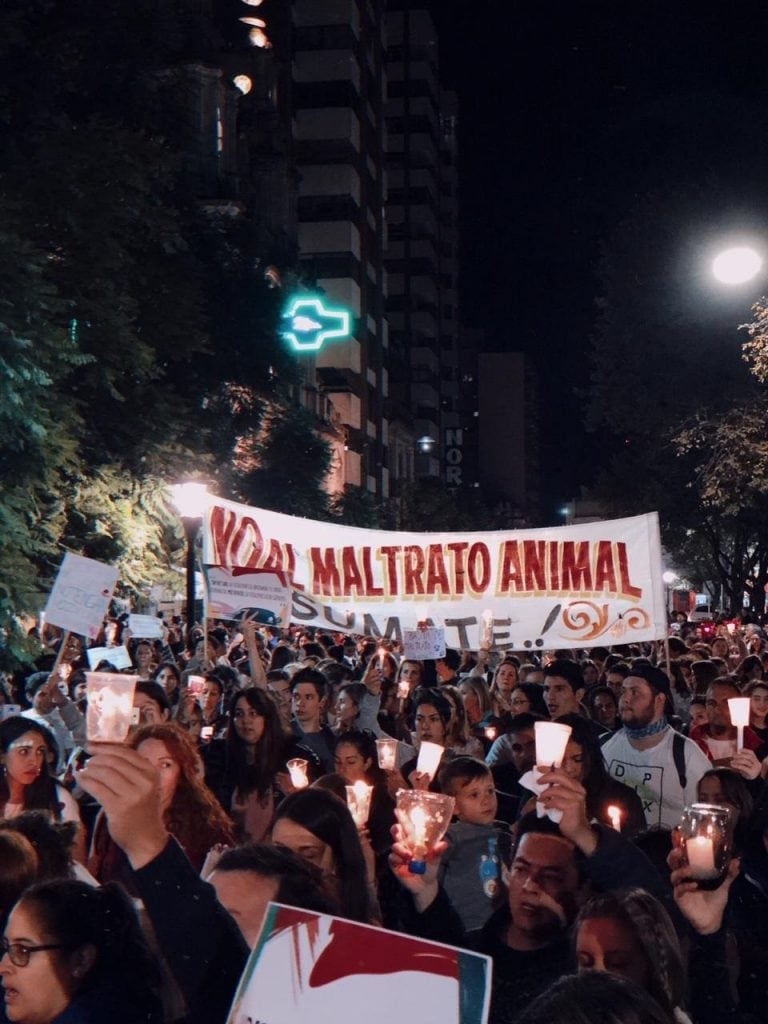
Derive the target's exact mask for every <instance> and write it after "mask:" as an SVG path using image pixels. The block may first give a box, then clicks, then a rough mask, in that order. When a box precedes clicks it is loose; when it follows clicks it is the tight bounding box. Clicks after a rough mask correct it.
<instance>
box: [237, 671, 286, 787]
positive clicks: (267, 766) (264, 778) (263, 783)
mask: <svg viewBox="0 0 768 1024" xmlns="http://www.w3.org/2000/svg"><path fill="white" fill-rule="evenodd" d="M239 700H244V701H245V702H246V703H247V704H248V706H249V707H251V708H253V710H254V711H255V712H256V713H257V714H259V715H261V717H262V718H263V719H264V733H263V735H262V737H261V739H260V740H259V742H258V744H257V745H256V760H255V761H254V762H253V764H249V763H248V759H247V745H246V744H245V743H243V741H242V740H241V739H240V737H239V736H238V735H237V730H236V729H235V722H234V717H235V708H236V707H237V702H238V701H239ZM282 741H283V728H282V726H281V725H280V717H279V715H278V713H277V705H276V704H275V702H274V701H273V700H272V698H271V697H270V696H269V694H268V693H266V692H265V691H264V690H260V689H258V687H256V686H249V687H247V688H246V689H244V690H238V691H237V693H234V694H232V697H231V699H230V702H229V726H228V727H227V741H226V742H227V750H228V752H229V756H230V758H231V761H232V763H233V765H234V768H235V778H236V780H237V788H238V790H239V792H240V795H241V796H247V795H248V794H249V793H258V794H259V796H263V795H264V794H265V793H266V792H267V791H268V790H269V789H270V787H271V786H272V782H273V781H274V778H275V774H276V772H277V770H278V768H279V767H280V752H281V748H282Z"/></svg>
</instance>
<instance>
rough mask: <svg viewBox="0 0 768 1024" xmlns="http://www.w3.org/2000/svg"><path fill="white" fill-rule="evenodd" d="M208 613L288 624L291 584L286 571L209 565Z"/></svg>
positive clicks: (279, 624) (266, 623) (267, 623)
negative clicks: (277, 571)
mask: <svg viewBox="0 0 768 1024" xmlns="http://www.w3.org/2000/svg"><path fill="white" fill-rule="evenodd" d="M204 572H205V588H206V616H207V618H210V619H250V620H251V621H253V622H259V623H261V624H262V625H266V626H281V625H285V626H287V625H288V622H289V616H290V608H291V585H290V583H289V581H288V578H287V577H286V576H285V574H283V573H276V572H272V571H270V570H263V569H236V568H234V569H225V568H222V567H221V566H218V565H206V566H205V568H204Z"/></svg>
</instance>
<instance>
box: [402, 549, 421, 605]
mask: <svg viewBox="0 0 768 1024" xmlns="http://www.w3.org/2000/svg"><path fill="white" fill-rule="evenodd" d="M403 593H404V595H405V596H406V597H414V596H416V595H418V596H419V597H422V596H423V595H424V550H423V548H421V547H419V545H418V544H408V545H406V547H405V548H404V549H403Z"/></svg>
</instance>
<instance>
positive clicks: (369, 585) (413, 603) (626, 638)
mask: <svg viewBox="0 0 768 1024" xmlns="http://www.w3.org/2000/svg"><path fill="white" fill-rule="evenodd" d="M204 560H205V561H206V562H207V563H208V564H210V565H218V566H229V567H239V568H250V569H264V570H268V571H271V572H285V573H287V574H289V575H290V577H291V579H292V581H293V601H292V607H291V621H292V622H294V623H297V624H303V625H308V626H321V627H323V628H325V629H331V630H333V629H339V630H343V631H345V632H351V633H364V634H368V635H370V636H374V637H383V638H385V639H397V640H402V638H403V631H404V630H406V629H415V628H417V626H418V625H419V623H426V624H427V625H430V626H439V627H441V628H442V629H444V630H445V640H446V643H447V645H448V646H449V647H453V648H460V649H468V650H478V649H479V648H480V646H481V645H483V646H490V647H491V648H492V649H494V650H500V651H503V650H518V651H525V650H540V649H542V648H547V649H552V648H561V647H565V648H573V647H590V646H593V645H596V644H601V645H605V644H620V643H630V642H633V641H641V640H654V639H658V638H661V637H664V636H665V635H666V611H665V605H664V583H663V580H662V578H661V574H662V561H661V543H660V538H659V522H658V516H657V514H656V513H655V512H652V513H649V514H648V515H643V516H636V517H634V518H631V519H613V520H605V521H603V522H597V523H585V524H582V525H578V526H562V527H551V528H548V529H541V530H510V531H503V530H500V531H494V532H485V533H469V534H451V533H426V534H425V533H394V532H386V531H381V530H362V529H358V528H356V527H351V526H340V525H338V524H336V523H321V522H316V521H313V520H310V519H298V518H295V517H293V516H286V515H281V514H280V513H277V512H268V511H265V510H264V509H258V508H250V507H249V506H247V505H239V504H237V503H235V502H229V501H224V500H222V499H216V502H215V504H213V505H212V506H211V507H210V509H209V510H208V513H207V515H206V518H205V520H204Z"/></svg>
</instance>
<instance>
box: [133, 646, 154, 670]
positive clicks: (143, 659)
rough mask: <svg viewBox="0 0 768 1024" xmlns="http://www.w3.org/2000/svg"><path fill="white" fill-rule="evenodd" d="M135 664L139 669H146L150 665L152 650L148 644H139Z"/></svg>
mask: <svg viewBox="0 0 768 1024" xmlns="http://www.w3.org/2000/svg"><path fill="white" fill-rule="evenodd" d="M136 664H137V665H138V667H139V668H147V667H148V666H149V665H151V664H152V648H151V647H150V646H149V644H139V646H138V647H137V648H136Z"/></svg>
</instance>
